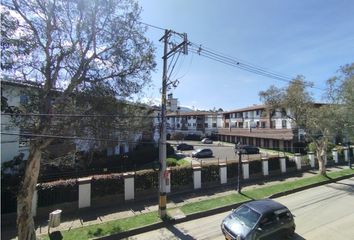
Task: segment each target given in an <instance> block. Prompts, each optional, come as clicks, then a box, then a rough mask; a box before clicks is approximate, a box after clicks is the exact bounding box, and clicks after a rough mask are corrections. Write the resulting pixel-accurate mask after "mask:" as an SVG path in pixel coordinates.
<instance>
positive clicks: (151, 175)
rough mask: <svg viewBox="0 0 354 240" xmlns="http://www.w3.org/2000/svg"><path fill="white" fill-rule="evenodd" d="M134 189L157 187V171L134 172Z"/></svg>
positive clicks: (141, 189)
mask: <svg viewBox="0 0 354 240" xmlns="http://www.w3.org/2000/svg"><path fill="white" fill-rule="evenodd" d="M134 184H135V191H143V190H148V189H157V188H158V186H159V177H158V172H155V171H153V170H142V171H137V172H136V173H135V183H134Z"/></svg>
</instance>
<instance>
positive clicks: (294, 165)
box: [286, 157, 296, 168]
mask: <svg viewBox="0 0 354 240" xmlns="http://www.w3.org/2000/svg"><path fill="white" fill-rule="evenodd" d="M295 167H296V163H295V161H290V159H289V158H288V157H287V158H286V168H295Z"/></svg>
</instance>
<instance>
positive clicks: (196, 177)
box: [193, 167, 202, 189]
mask: <svg viewBox="0 0 354 240" xmlns="http://www.w3.org/2000/svg"><path fill="white" fill-rule="evenodd" d="M193 183H194V189H199V188H201V187H202V168H201V167H193Z"/></svg>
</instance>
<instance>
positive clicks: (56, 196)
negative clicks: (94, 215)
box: [37, 179, 79, 207]
mask: <svg viewBox="0 0 354 240" xmlns="http://www.w3.org/2000/svg"><path fill="white" fill-rule="evenodd" d="M37 190H38V207H44V206H50V205H53V204H59V203H64V202H75V201H77V200H78V195H79V194H78V191H79V188H78V184H77V181H76V179H68V180H58V181H54V182H48V183H42V184H39V186H38V187H37Z"/></svg>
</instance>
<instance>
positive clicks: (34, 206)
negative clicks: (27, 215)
mask: <svg viewBox="0 0 354 240" xmlns="http://www.w3.org/2000/svg"><path fill="white" fill-rule="evenodd" d="M38 187H39V184H37V185H36V189H35V190H34V193H33V197H32V217H35V216H37V208H38Z"/></svg>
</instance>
